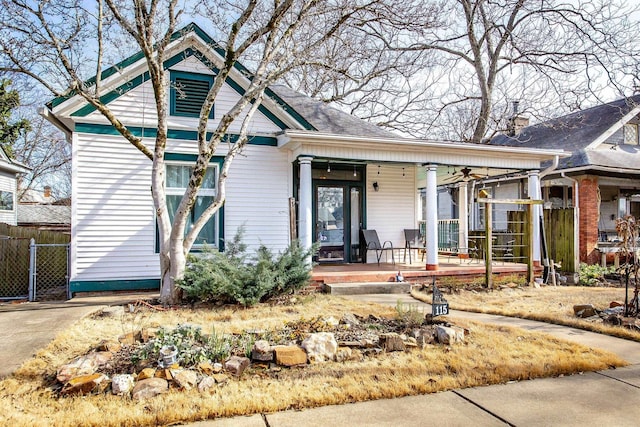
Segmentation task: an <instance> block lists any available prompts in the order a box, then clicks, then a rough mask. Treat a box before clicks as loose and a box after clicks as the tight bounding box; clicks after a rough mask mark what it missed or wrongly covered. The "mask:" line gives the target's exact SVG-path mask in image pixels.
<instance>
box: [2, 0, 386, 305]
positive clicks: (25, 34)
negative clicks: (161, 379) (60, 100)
mask: <svg viewBox="0 0 640 427" xmlns="http://www.w3.org/2000/svg"><path fill="white" fill-rule="evenodd" d="M376 3H377V1H376V0H368V1H367V0H363V1H355V2H354V1H349V0H332V1H329V2H325V1H318V0H275V1H272V2H266V1H258V0H217V1H206V2H205V1H203V2H202V4H199V5H197V7H198V8H199V9H198V11H197V12H198V16H199V17H200V19H208V20H209V22H210V23H211V24H212V25H216V27H217V28H218V30H219V31H218V34H217V36H218V40H219V42H220V44H219V45H217V46H215V47H217V48H219V49H220V50H221V51H222V52H223V53H222V55H223V60H222V61H220V63H219V64H216V66H217V68H218V72H217V74H216V76H215V78H214V82H213V84H212V86H211V90H210V91H209V94H208V95H207V97H206V99H205V102H204V104H203V106H202V109H201V112H200V118H199V122H198V126H197V134H198V137H197V144H198V157H197V160H196V161H195V162H194V164H193V167H192V174H191V177H190V180H189V184H188V187H187V189H186V191H185V193H184V195H183V197H182V200H181V202H180V204H179V206H178V208H177V210H176V212H175V215H174V218H173V221H171V220H170V216H169V212H168V209H167V204H166V194H165V189H164V181H165V164H164V154H165V148H166V144H167V129H168V125H167V118H168V105H167V99H168V97H167V96H166V95H167V91H168V90H169V81H168V76H167V73H166V72H165V70H164V68H163V63H164V60H165V59H166V57H167V55H168V49H170V46H171V43H172V42H173V41H174V37H175V35H174V34H175V32H176V29H177V28H178V25H179V23H180V22H181V19H182V17H183V16H184V15H187V14H188V12H193V11H189V10H185V9H184V8H183V6H182V5H183V3H181V2H178V1H177V0H151V1H143V0H129V1H127V0H96V2H95V3H91V2H85V1H80V0H59V1H30V2H26V1H23V0H2V1H1V4H2V11H1V12H0V61H1V64H0V71H5V72H18V73H23V74H26V75H29V76H31V77H32V78H33V79H35V80H37V81H38V82H39V83H40V84H42V85H43V86H44V87H46V88H47V89H48V90H49V91H51V92H52V93H53V94H55V95H58V96H59V95H65V94H67V92H66V89H67V88H70V89H71V90H72V91H73V94H75V95H77V96H80V97H82V98H83V99H84V100H85V101H86V102H87V103H88V104H90V105H91V106H93V107H95V108H96V109H97V110H98V111H99V112H100V113H101V114H102V115H103V116H104V117H105V118H106V119H107V120H108V121H109V122H110V123H111V125H112V126H113V127H114V128H115V129H116V130H117V131H118V132H119V133H120V134H121V135H122V136H123V137H124V138H125V139H126V140H127V141H128V142H129V143H131V144H132V145H133V146H135V147H136V148H137V149H138V150H139V151H140V152H141V153H142V154H144V155H145V156H146V157H148V158H149V160H150V161H151V162H153V167H152V182H151V189H152V197H153V203H154V206H155V210H156V215H157V223H158V229H159V236H160V237H159V246H160V268H161V281H162V282H161V299H162V300H163V301H164V302H166V303H172V302H175V301H176V300H177V298H178V292H177V290H176V287H175V280H176V279H179V278H181V277H182V275H183V273H184V268H185V262H186V255H187V254H188V252H189V250H190V249H191V247H192V245H193V244H194V241H195V239H196V237H197V235H198V233H199V232H200V230H201V229H202V228H203V226H204V225H205V224H206V222H207V221H208V220H209V219H210V218H211V217H212V216H213V215H214V214H215V213H216V212H217V211H218V210H219V209H220V207H221V206H222V204H223V203H224V200H225V196H226V187H225V182H226V179H227V176H228V173H229V168H230V166H231V163H232V161H233V159H234V158H235V157H236V156H237V155H238V154H239V153H241V152H242V150H243V148H244V146H245V144H246V143H247V132H248V129H249V122H250V121H251V119H252V116H253V114H254V112H255V111H256V110H257V108H258V106H259V105H260V102H261V101H262V99H263V97H264V91H265V88H266V87H267V86H268V85H269V84H271V83H272V82H274V81H276V80H278V79H280V78H281V77H282V76H283V75H284V74H285V73H287V72H291V71H292V70H294V69H296V68H298V67H303V66H306V65H312V64H315V63H316V62H317V60H316V58H314V56H313V53H314V52H318V51H321V50H322V49H324V46H327V45H328V44H329V43H330V42H331V40H332V39H333V38H334V37H335V35H336V34H337V33H338V32H339V29H340V28H341V27H342V26H344V25H346V24H347V23H349V22H350V21H351V20H354V19H356V18H358V17H359V16H361V15H362V14H366V13H367V11H368V10H369V9H370V8H371V7H372V6H374V5H375V4H376ZM188 4H189V3H188ZM114 41H115V42H118V43H119V44H121V45H125V46H126V45H134V46H136V48H137V49H139V50H140V51H142V53H143V54H144V58H145V59H146V63H147V67H148V72H149V79H150V83H151V85H152V87H153V92H154V97H155V104H156V105H155V109H156V112H157V116H158V118H157V123H155V126H154V127H156V128H157V136H156V138H155V141H154V144H153V146H147V145H145V143H144V142H143V141H142V139H141V138H139V137H137V136H136V135H134V134H133V133H132V132H131V130H130V129H129V128H127V126H126V125H125V124H124V123H123V122H122V121H121V120H120V118H119V117H118V116H117V115H116V114H114V112H113V111H111V109H110V108H109V105H108V104H106V103H104V102H103V101H102V100H101V98H100V97H101V95H102V94H103V93H104V92H105V91H104V88H103V84H102V81H101V73H102V71H103V69H104V60H105V52H108V51H110V49H109V46H110V44H111V43H113V42H114ZM240 60H242V61H243V62H245V63H246V64H249V65H250V66H251V68H252V71H251V78H250V79H248V83H247V87H246V88H245V92H244V94H243V95H242V96H241V97H240V99H239V100H238V101H237V103H236V104H235V105H233V106H232V107H231V108H230V110H229V111H227V112H225V114H224V115H223V117H222V118H221V120H220V122H219V124H218V125H217V126H216V128H215V129H214V130H213V132H212V133H211V134H210V135H211V136H210V137H207V131H208V130H209V131H210V130H211V129H209V112H210V110H211V108H212V106H213V104H214V101H215V100H216V97H217V96H218V94H219V93H220V90H221V88H222V86H223V83H224V82H225V79H226V78H227V77H228V76H229V74H230V73H231V72H232V70H233V69H234V67H235V66H236V64H237V62H238V61H240ZM329 66H330V65H329ZM90 70H92V72H91V74H94V75H95V76H96V77H95V79H92V80H89V81H85V80H83V76H84V75H85V74H87V72H89V71H90ZM247 77H249V76H247ZM237 120H240V121H241V126H240V128H241V131H240V135H239V139H238V140H237V141H236V142H235V144H233V145H232V146H231V148H230V149H229V150H228V152H227V154H226V157H225V160H224V163H223V165H222V166H221V169H220V173H219V180H218V187H217V188H218V190H217V195H216V197H215V198H214V200H213V202H212V203H211V205H210V206H208V207H207V208H206V209H205V210H204V212H203V213H202V214H201V216H200V217H199V218H198V219H197V220H195V222H194V224H193V227H192V228H191V229H189V230H188V232H187V231H186V230H185V228H186V224H187V218H188V216H189V214H190V212H191V210H192V208H193V206H194V203H195V201H196V198H197V194H198V191H199V190H200V187H201V185H202V182H203V179H204V175H205V172H206V169H207V167H208V165H209V161H210V159H211V157H212V156H213V154H214V153H215V152H216V150H217V149H218V147H219V145H220V144H221V142H223V140H224V139H225V134H226V133H227V130H228V129H229V126H230V125H231V124H232V123H233V122H234V121H237Z"/></svg>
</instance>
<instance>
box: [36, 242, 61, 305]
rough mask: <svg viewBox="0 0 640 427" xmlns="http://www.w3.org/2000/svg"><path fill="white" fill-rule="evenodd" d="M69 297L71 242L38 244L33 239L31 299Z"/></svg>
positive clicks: (41, 299)
mask: <svg viewBox="0 0 640 427" xmlns="http://www.w3.org/2000/svg"><path fill="white" fill-rule="evenodd" d="M69 298H71V295H70V293H69V244H65V243H50V244H36V243H35V240H34V239H31V245H30V257H29V301H44V300H63V299H69Z"/></svg>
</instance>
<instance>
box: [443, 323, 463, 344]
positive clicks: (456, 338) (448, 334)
mask: <svg viewBox="0 0 640 427" xmlns="http://www.w3.org/2000/svg"><path fill="white" fill-rule="evenodd" d="M436 336H437V337H438V342H439V343H440V344H446V345H451V344H456V343H462V342H464V329H462V328H458V327H455V326H453V327H449V326H442V325H438V326H437V327H436Z"/></svg>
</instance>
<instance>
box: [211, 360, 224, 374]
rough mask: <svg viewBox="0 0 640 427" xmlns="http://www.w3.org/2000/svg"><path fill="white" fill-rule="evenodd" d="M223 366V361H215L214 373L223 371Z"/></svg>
mask: <svg viewBox="0 0 640 427" xmlns="http://www.w3.org/2000/svg"><path fill="white" fill-rule="evenodd" d="M222 368H223V366H222V363H218V362H216V363H214V364H213V373H214V374H219V373H220V372H222Z"/></svg>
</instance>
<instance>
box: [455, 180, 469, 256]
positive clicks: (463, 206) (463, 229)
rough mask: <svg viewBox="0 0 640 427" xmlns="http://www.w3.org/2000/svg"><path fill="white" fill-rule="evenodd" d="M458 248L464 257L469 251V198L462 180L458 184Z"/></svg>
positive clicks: (465, 184)
mask: <svg viewBox="0 0 640 427" xmlns="http://www.w3.org/2000/svg"><path fill="white" fill-rule="evenodd" d="M458 248H459V254H460V255H461V256H462V257H463V258H466V257H467V254H468V253H469V200H468V198H467V183H466V182H464V181H463V182H461V183H459V184H458Z"/></svg>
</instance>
